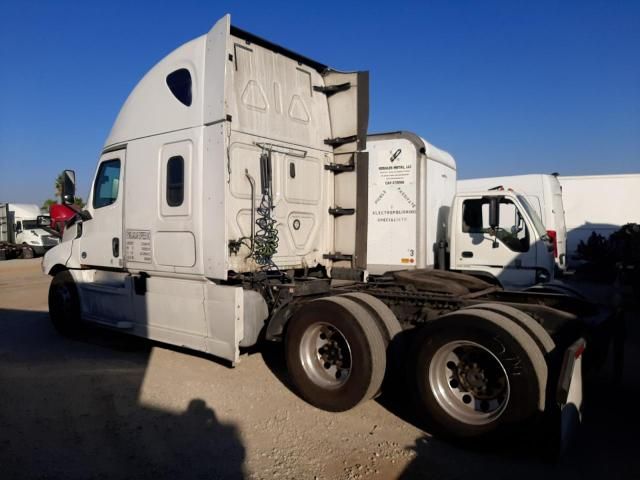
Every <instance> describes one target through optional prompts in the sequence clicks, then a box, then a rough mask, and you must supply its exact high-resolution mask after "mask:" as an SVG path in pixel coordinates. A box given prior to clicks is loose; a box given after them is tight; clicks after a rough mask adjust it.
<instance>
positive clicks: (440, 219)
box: [367, 132, 554, 289]
mask: <svg viewBox="0 0 640 480" xmlns="http://www.w3.org/2000/svg"><path fill="white" fill-rule="evenodd" d="M367 151H368V153H369V222H368V223H369V227H368V239H369V241H368V243H367V268H368V271H369V272H370V273H374V274H376V273H377V274H379V273H383V272H385V271H387V270H397V269H407V268H426V267H430V266H434V265H436V266H437V267H439V268H441V269H451V270H454V271H457V272H464V273H469V274H472V275H475V276H480V277H481V278H485V279H488V280H490V281H491V282H494V283H498V284H500V285H501V286H503V287H505V288H518V289H522V288H526V287H531V286H533V285H535V284H538V283H541V282H549V281H551V280H553V272H554V257H553V252H552V249H553V245H552V244H551V243H550V241H549V238H548V237H547V232H546V231H545V228H544V226H543V225H542V223H541V221H540V219H539V217H538V215H537V213H536V211H535V209H534V208H533V207H532V206H531V204H530V203H529V201H528V200H527V198H525V197H524V196H523V195H519V194H518V193H516V192H514V191H511V190H508V189H507V190H487V188H486V187H484V188H482V187H478V188H477V189H472V190H470V191H466V192H465V193H460V192H458V193H456V163H455V160H454V159H453V157H452V156H451V155H450V154H449V153H447V152H445V151H443V150H441V149H439V148H437V147H434V146H433V145H431V144H430V143H428V142H427V141H426V140H424V139H423V138H421V137H419V136H417V135H415V134H413V133H410V132H392V133H384V134H377V135H369V137H368V139H367ZM460 183H461V182H458V184H460ZM491 199H495V200H496V201H497V202H498V205H499V210H500V212H499V213H500V223H499V225H498V228H497V230H496V231H495V232H492V229H491V226H490V225H489V206H490V203H491Z"/></svg>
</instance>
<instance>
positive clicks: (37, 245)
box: [0, 203, 60, 255]
mask: <svg viewBox="0 0 640 480" xmlns="http://www.w3.org/2000/svg"><path fill="white" fill-rule="evenodd" d="M48 225H49V221H48V216H47V215H43V214H42V212H41V210H40V208H39V207H38V206H37V205H35V204H25V203H6V204H0V242H5V243H6V244H11V245H15V246H17V247H20V248H22V249H23V251H24V249H29V250H31V251H32V252H33V253H34V254H36V255H43V254H44V253H45V252H46V251H47V250H49V249H50V248H52V247H54V246H56V245H57V244H58V243H59V242H60V239H59V238H58V237H57V236H56V235H55V234H53V233H52V232H51V231H50V230H49V229H48V228H47V227H48Z"/></svg>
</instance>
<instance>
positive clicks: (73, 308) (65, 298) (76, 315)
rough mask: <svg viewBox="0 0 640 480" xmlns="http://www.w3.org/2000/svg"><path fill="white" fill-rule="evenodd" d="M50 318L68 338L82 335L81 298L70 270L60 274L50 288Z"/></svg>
mask: <svg viewBox="0 0 640 480" xmlns="http://www.w3.org/2000/svg"><path fill="white" fill-rule="evenodd" d="M49 317H50V318H51V323H53V326H54V327H55V329H56V330H57V331H58V332H60V333H61V334H62V335H65V336H67V337H76V336H78V335H79V334H80V331H81V325H82V319H81V312H80V297H79V296H78V289H77V287H76V284H75V282H74V281H73V277H72V276H71V273H69V271H68V270H63V271H61V272H58V273H57V274H56V276H55V277H53V280H52V281H51V285H50V286H49Z"/></svg>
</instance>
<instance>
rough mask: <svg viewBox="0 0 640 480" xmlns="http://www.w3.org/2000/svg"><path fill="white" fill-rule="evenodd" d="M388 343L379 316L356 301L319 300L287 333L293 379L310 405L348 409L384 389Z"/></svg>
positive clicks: (302, 311) (300, 314)
mask: <svg viewBox="0 0 640 480" xmlns="http://www.w3.org/2000/svg"><path fill="white" fill-rule="evenodd" d="M386 344H387V342H386V341H385V338H384V336H383V333H382V331H381V329H380V327H379V326H378V324H377V322H376V320H375V318H374V317H373V316H372V315H371V313H370V312H369V311H368V310H367V309H366V308H365V307H364V306H362V305H360V304H359V303H357V302H356V301H355V300H354V299H350V298H347V297H326V298H321V299H318V300H314V301H312V302H309V303H308V304H306V305H304V306H303V307H301V309H300V310H299V311H298V312H297V313H296V315H295V316H294V318H292V319H291V321H290V324H289V326H288V329H287V336H286V359H287V368H288V371H289V375H290V378H291V381H292V382H293V384H294V386H295V387H296V390H297V391H298V393H299V394H300V396H302V398H304V399H305V400H306V401H307V402H309V403H310V404H312V405H314V406H316V407H318V408H321V409H323V410H328V411H335V412H337V411H344V410H349V409H351V408H353V407H355V406H356V405H358V404H359V403H361V402H363V401H366V400H369V399H371V398H373V396H375V395H376V393H377V392H378V391H379V390H380V387H381V385H382V380H383V378H384V373H385V368H386Z"/></svg>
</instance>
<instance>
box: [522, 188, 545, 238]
mask: <svg viewBox="0 0 640 480" xmlns="http://www.w3.org/2000/svg"><path fill="white" fill-rule="evenodd" d="M516 197H518V201H519V202H520V205H522V208H523V209H524V211H525V212H527V215H529V217H530V218H531V220H532V221H533V226H534V227H535V228H536V230H537V232H538V235H540V237H543V238H544V237H546V236H547V229H546V228H544V224H543V223H542V220H540V217H539V216H538V213H537V212H536V210H535V209H534V208H533V207H532V206H531V204H530V203H529V201H528V200H527V199H526V198H525V197H523V196H522V195H516Z"/></svg>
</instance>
